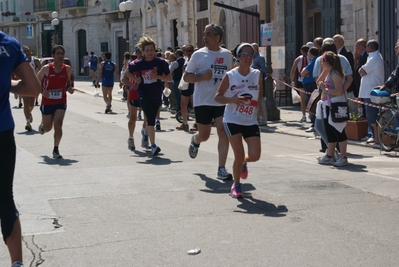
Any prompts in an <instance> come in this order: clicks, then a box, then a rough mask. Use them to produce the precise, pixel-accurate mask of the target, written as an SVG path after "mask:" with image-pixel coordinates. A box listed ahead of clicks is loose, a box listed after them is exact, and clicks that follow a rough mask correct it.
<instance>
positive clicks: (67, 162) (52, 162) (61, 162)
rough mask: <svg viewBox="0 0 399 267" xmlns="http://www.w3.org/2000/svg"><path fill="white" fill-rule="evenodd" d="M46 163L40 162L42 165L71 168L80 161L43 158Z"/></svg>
mask: <svg viewBox="0 0 399 267" xmlns="http://www.w3.org/2000/svg"><path fill="white" fill-rule="evenodd" d="M42 158H43V161H44V162H39V163H40V164H48V165H59V166H71V165H72V164H74V163H78V162H79V161H77V160H74V159H66V158H62V159H53V158H50V157H48V156H42Z"/></svg>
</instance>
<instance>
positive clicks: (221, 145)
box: [215, 116, 229, 166]
mask: <svg viewBox="0 0 399 267" xmlns="http://www.w3.org/2000/svg"><path fill="white" fill-rule="evenodd" d="M215 125H216V131H217V134H218V137H219V141H218V153H219V166H226V159H227V154H228V152H229V139H228V138H227V136H226V133H225V131H224V127H223V117H222V116H220V117H217V118H216V119H215Z"/></svg>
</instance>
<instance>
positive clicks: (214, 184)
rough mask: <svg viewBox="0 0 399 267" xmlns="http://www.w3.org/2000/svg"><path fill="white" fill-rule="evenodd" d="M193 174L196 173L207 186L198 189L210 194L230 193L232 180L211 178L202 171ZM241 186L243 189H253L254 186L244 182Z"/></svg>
mask: <svg viewBox="0 0 399 267" xmlns="http://www.w3.org/2000/svg"><path fill="white" fill-rule="evenodd" d="M194 175H197V176H198V177H199V178H201V180H202V181H204V182H205V186H206V187H207V188H208V189H200V191H202V192H205V193H212V194H229V193H230V188H231V185H232V184H233V180H217V179H216V177H215V178H211V177H208V176H206V175H205V174H202V173H194ZM243 187H244V188H245V191H251V190H255V187H254V186H253V185H252V184H244V185H243Z"/></svg>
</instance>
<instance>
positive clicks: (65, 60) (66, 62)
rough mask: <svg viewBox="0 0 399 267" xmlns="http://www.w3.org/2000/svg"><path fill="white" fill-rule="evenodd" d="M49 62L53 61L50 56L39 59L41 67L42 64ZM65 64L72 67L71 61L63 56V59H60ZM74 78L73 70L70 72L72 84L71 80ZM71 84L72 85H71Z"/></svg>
mask: <svg viewBox="0 0 399 267" xmlns="http://www.w3.org/2000/svg"><path fill="white" fill-rule="evenodd" d="M50 62H54V58H52V57H44V58H42V59H41V60H40V64H41V65H42V67H43V66H44V65H47V64H48V63H50ZM62 62H63V63H64V64H65V65H69V66H70V67H71V68H72V62H71V60H69V58H67V57H66V58H64V60H63V61H62ZM74 80H75V76H74V75H73V71H72V74H71V81H72V84H73V81H74ZM72 86H73V85H72Z"/></svg>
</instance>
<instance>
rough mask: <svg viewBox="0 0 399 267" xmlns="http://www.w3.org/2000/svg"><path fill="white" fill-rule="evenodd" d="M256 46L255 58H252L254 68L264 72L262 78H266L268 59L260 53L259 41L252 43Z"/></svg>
mask: <svg viewBox="0 0 399 267" xmlns="http://www.w3.org/2000/svg"><path fill="white" fill-rule="evenodd" d="M251 45H252V47H253V48H254V59H253V60H252V66H251V67H252V68H254V69H257V70H259V71H260V73H261V74H262V78H263V79H265V78H266V61H265V58H264V57H262V56H261V54H259V45H258V44H257V43H252V44H251Z"/></svg>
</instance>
